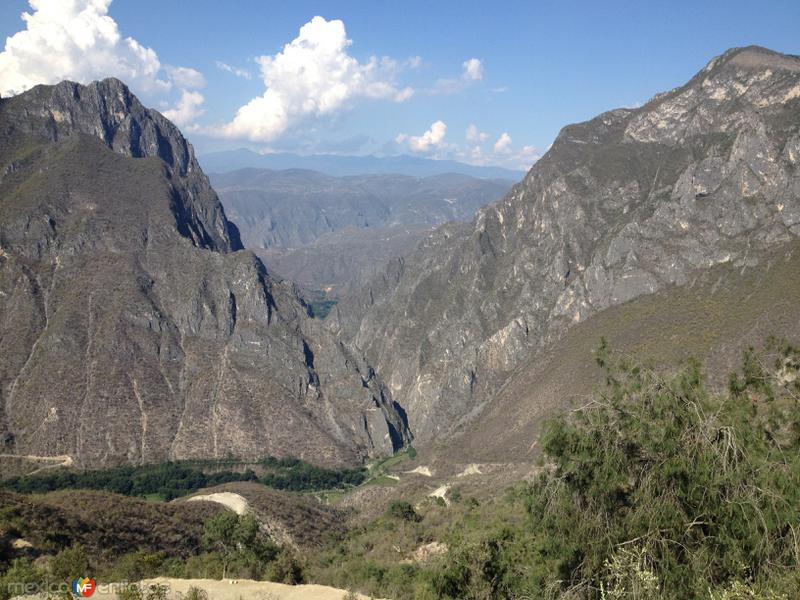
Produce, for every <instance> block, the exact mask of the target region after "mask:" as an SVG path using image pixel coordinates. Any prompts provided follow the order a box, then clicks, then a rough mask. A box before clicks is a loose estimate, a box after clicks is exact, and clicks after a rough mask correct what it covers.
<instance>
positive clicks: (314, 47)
mask: <svg viewBox="0 0 800 600" xmlns="http://www.w3.org/2000/svg"><path fill="white" fill-rule="evenodd" d="M350 44H351V41H350V40H349V39H347V32H346V31H345V26H344V23H343V22H342V21H340V20H332V21H327V20H325V19H324V18H322V17H314V18H313V19H311V21H309V22H308V23H306V24H305V25H303V26H302V27H301V28H300V33H299V35H298V36H297V37H296V38H295V39H294V40H293V41H291V42H290V43H288V44H286V45H285V46H284V47H283V50H282V51H281V52H279V53H278V54H275V55H274V56H260V57H258V58H257V59H256V60H257V62H258V63H259V65H260V67H261V77H262V79H263V81H264V85H265V86H266V90H265V92H264V94H263V95H261V96H258V97H257V98H253V99H252V100H250V102H248V103H247V104H245V105H244V106H242V107H241V108H240V109H239V110H238V111H237V112H236V115H235V117H234V119H233V121H231V122H230V123H228V124H226V125H224V126H222V127H221V128H219V129H218V130H217V131H216V133H217V134H218V135H222V136H225V137H232V138H244V139H249V140H252V141H256V142H269V141H271V140H274V139H275V138H277V137H278V136H280V135H281V134H282V133H283V132H285V131H286V129H288V128H289V127H291V126H292V125H294V124H296V123H298V122H300V121H302V120H303V119H308V118H315V117H322V116H326V115H332V114H335V113H337V112H339V111H341V110H344V109H346V108H348V107H349V106H350V105H351V103H352V102H353V101H355V100H356V99H358V98H372V99H388V100H393V101H396V102H402V101H403V100H407V99H408V98H410V97H411V96H412V95H413V93H414V90H413V89H412V88H410V87H405V88H399V87H398V86H397V85H396V82H395V80H396V73H397V71H398V68H399V67H398V64H397V62H396V61H394V60H393V59H391V58H381V59H378V58H375V57H373V58H370V59H369V60H368V61H367V62H366V63H360V62H359V61H358V60H357V59H355V58H354V57H352V56H350V55H349V54H348V52H347V50H348V47H349V46H350Z"/></svg>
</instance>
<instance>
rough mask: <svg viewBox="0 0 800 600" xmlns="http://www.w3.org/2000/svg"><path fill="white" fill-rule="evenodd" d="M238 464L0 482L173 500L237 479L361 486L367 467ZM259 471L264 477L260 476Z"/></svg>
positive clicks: (299, 487)
mask: <svg viewBox="0 0 800 600" xmlns="http://www.w3.org/2000/svg"><path fill="white" fill-rule="evenodd" d="M236 464H237V463H236V461H233V460H220V461H213V460H206V461H196V460H195V461H185V462H168V463H160V464H153V465H142V466H138V467H132V466H123V467H114V468H110V469H97V470H89V471H78V470H65V469H59V470H54V471H52V472H49V473H48V472H45V473H38V474H35V475H29V476H23V477H13V478H10V479H6V480H4V481H0V486H2V487H4V488H6V489H9V490H12V491H15V492H19V493H25V494H30V493H37V494H41V493H46V492H52V491H56V490H68V489H69V490H76V489H89V490H105V491H108V492H114V493H117V494H124V495H126V496H144V497H153V498H157V499H163V500H172V499H173V498H179V497H181V496H186V495H188V494H191V493H193V492H195V491H197V490H199V489H201V488H206V487H212V486H216V485H220V484H223V483H230V482H234V481H258V482H260V483H262V484H263V485H266V486H268V487H272V488H275V489H281V490H290V491H315V490H329V489H336V488H341V487H346V486H353V485H358V484H360V483H361V482H363V481H364V478H365V476H366V470H364V469H328V468H324V467H318V466H316V465H312V464H310V463H307V462H305V461H302V460H299V459H296V458H273V457H267V458H265V459H263V460H262V461H259V462H258V463H254V464H252V465H244V466H246V467H247V468H244V469H242V470H233V468H232V467H233V466H236ZM251 467H252V468H251ZM254 469H258V470H259V471H260V472H261V473H262V475H261V476H260V477H259V476H258V475H257V474H256V471H255V470H254Z"/></svg>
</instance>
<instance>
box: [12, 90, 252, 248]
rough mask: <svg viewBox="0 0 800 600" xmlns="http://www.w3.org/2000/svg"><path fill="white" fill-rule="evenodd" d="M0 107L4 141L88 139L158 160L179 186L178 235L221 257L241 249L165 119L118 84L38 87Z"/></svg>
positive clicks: (186, 146)
mask: <svg viewBox="0 0 800 600" xmlns="http://www.w3.org/2000/svg"><path fill="white" fill-rule="evenodd" d="M0 102H2V108H3V115H2V117H3V125H4V128H5V131H4V132H3V133H2V137H3V138H5V139H12V138H13V137H15V136H24V137H25V138H27V139H36V140H37V141H40V142H56V141H59V140H63V139H65V138H69V137H72V136H76V135H89V136H93V137H96V138H98V139H99V140H101V141H102V142H103V143H104V144H105V145H106V146H108V147H109V148H110V149H112V150H113V151H114V152H116V153H118V154H122V155H125V156H130V157H133V158H149V157H154V158H158V159H160V160H161V161H163V163H164V164H165V165H166V167H167V169H168V171H169V174H170V176H171V177H173V178H175V179H176V181H180V184H179V185H175V186H174V188H175V215H176V220H177V221H178V226H179V229H180V230H181V231H182V232H184V234H185V235H186V236H187V237H189V238H190V239H192V241H193V242H194V243H195V245H197V246H200V247H204V248H209V249H214V250H217V251H221V252H228V251H231V250H239V249H241V248H242V244H241V240H240V238H239V233H238V230H237V229H236V227H235V226H234V225H232V224H231V223H230V222H228V220H227V219H226V218H225V212H224V210H223V208H222V205H221V204H220V202H219V199H218V198H217V195H216V193H214V191H213V190H212V189H211V185H210V184H209V181H208V178H207V177H206V176H205V174H203V172H202V170H201V169H200V166H199V165H198V163H197V160H196V159H195V155H194V149H193V148H192V145H191V144H189V142H187V141H186V139H185V138H184V137H183V135H181V132H180V131H179V130H178V128H177V127H176V126H175V125H174V124H173V123H172V122H170V121H169V120H168V119H167V118H165V117H164V116H163V115H161V114H160V113H159V112H157V111H154V110H150V109H148V108H145V107H144V106H143V105H142V104H141V102H139V100H138V98H137V97H136V96H135V95H134V94H133V93H132V92H131V91H130V89H128V87H127V86H126V85H125V84H124V83H122V82H121V81H120V80H119V79H114V78H108V79H104V80H102V81H95V82H92V83H90V84H88V85H81V84H78V83H74V82H71V81H62V82H61V83H59V84H57V85H54V86H48V85H39V86H36V87H34V88H32V89H31V90H29V91H27V92H25V93H23V94H20V95H18V96H14V97H11V98H5V99H2V100H1V101H0Z"/></svg>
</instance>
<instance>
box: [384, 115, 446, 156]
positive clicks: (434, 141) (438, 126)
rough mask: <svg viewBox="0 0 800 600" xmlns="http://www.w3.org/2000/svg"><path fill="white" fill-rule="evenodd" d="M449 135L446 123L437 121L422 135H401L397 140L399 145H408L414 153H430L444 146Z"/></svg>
mask: <svg viewBox="0 0 800 600" xmlns="http://www.w3.org/2000/svg"><path fill="white" fill-rule="evenodd" d="M446 133H447V125H446V124H445V123H444V121H436V122H435V123H433V124H432V125H431V127H430V129H428V131H426V132H425V133H423V134H422V135H412V136H409V135H406V134H405V133H401V134H400V135H398V136H397V137H396V138H395V140H394V141H395V142H397V143H398V144H404V143H406V142H407V143H408V147H409V149H410V150H411V151H412V152H430V151H431V150H434V149H436V148H440V147H441V146H443V145H444V136H445V134H446Z"/></svg>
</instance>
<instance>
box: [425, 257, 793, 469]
mask: <svg viewBox="0 0 800 600" xmlns="http://www.w3.org/2000/svg"><path fill="white" fill-rule="evenodd" d="M798 298H800V244H797V243H794V244H791V245H789V246H785V247H783V248H780V249H778V250H777V251H775V252H773V253H772V254H771V255H770V256H769V258H768V259H766V260H764V261H762V263H761V264H760V265H759V266H757V267H747V268H742V267H739V268H737V267H734V266H733V265H730V264H726V265H720V266H717V267H715V268H713V269H710V270H709V271H708V272H706V273H703V274H701V275H699V276H697V278H696V279H694V280H693V281H691V282H690V283H689V284H688V285H685V286H682V287H673V288H670V289H667V290H664V291H663V292H660V293H657V294H653V295H651V296H645V297H641V298H637V299H635V300H632V301H630V302H627V303H625V304H622V305H619V306H614V307H611V308H609V309H606V310H604V311H602V312H600V313H598V314H597V315H595V316H593V317H591V318H589V319H588V320H587V321H585V322H583V323H580V324H578V325H576V326H575V327H573V328H571V329H570V330H569V331H568V332H567V333H566V335H564V337H563V338H562V339H560V340H558V341H556V342H555V343H554V344H552V345H551V346H550V347H549V349H548V350H547V351H545V352H543V353H541V354H538V355H535V356H533V357H531V358H530V359H529V360H528V361H527V362H526V363H525V364H524V365H523V366H522V367H520V368H519V369H517V370H516V372H515V373H513V374H512V375H511V376H509V377H508V380H507V382H506V384H505V385H504V386H503V388H502V389H501V390H500V392H499V394H498V395H497V397H496V398H495V399H494V400H493V401H492V402H491V403H490V404H489V406H488V407H487V408H486V409H485V410H484V412H483V413H482V414H480V416H479V417H478V418H477V419H475V420H474V421H472V422H471V423H469V424H466V425H465V426H464V427H463V430H462V433H461V435H459V436H458V437H457V438H456V439H454V440H452V442H450V443H448V446H447V447H446V448H440V449H439V451H438V452H436V453H435V454H436V455H437V456H438V458H439V459H440V460H442V461H443V462H445V463H447V462H470V461H476V462H484V461H485V462H512V461H519V460H523V461H524V460H530V459H531V458H532V457H534V456H535V455H536V449H537V446H536V443H535V442H536V439H537V435H538V432H539V431H540V429H541V425H542V423H543V421H544V420H545V419H546V418H547V417H549V416H552V415H553V414H556V413H558V412H560V411H563V410H564V409H567V408H569V407H573V406H577V405H580V404H583V403H585V402H586V401H587V400H588V398H589V397H590V395H591V394H592V392H593V390H594V389H595V388H596V387H597V385H598V384H600V383H601V381H602V373H601V371H600V369H598V368H597V366H596V364H595V363H594V357H593V350H594V348H596V347H597V345H598V343H599V341H600V338H601V337H605V338H606V339H607V340H608V342H609V344H610V345H611V347H613V348H614V349H615V350H616V351H618V352H620V353H622V354H626V355H629V356H631V357H635V358H636V359H637V360H642V361H647V362H652V363H653V364H654V365H656V366H659V367H667V368H671V367H672V366H673V365H675V364H677V363H679V362H680V361H682V360H685V359H687V358H688V357H691V356H694V357H697V358H700V359H701V360H703V361H704V362H705V363H706V365H707V371H708V375H709V381H710V383H711V384H712V385H719V384H725V383H726V382H727V375H728V373H729V372H730V371H732V370H733V369H734V368H735V367H736V366H737V364H738V361H739V357H740V356H741V352H742V350H743V349H745V348H747V347H748V346H749V345H751V344H753V343H754V342H756V343H757V342H759V341H760V340H764V339H766V337H767V336H769V335H779V336H784V337H787V338H790V339H798V338H800V302H798V300H797V299H798Z"/></svg>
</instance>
